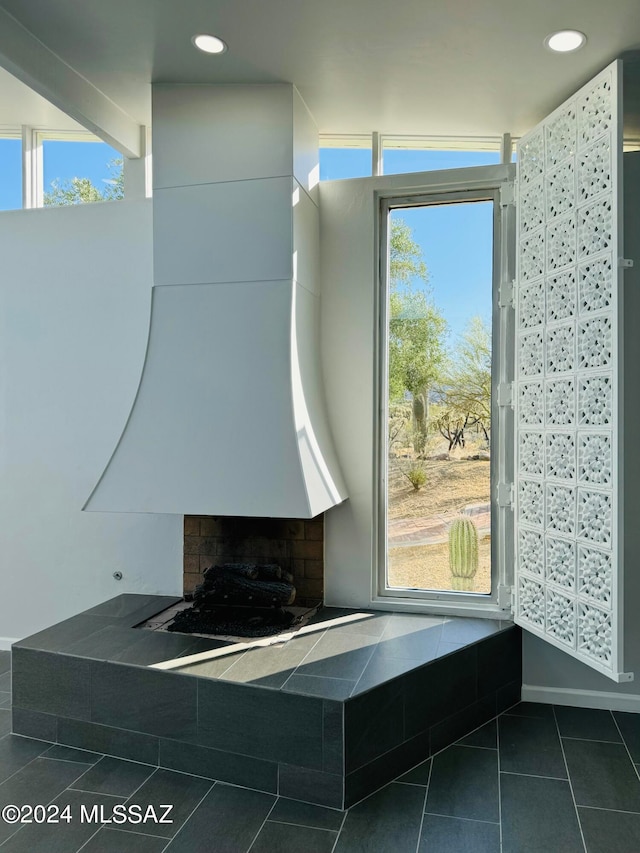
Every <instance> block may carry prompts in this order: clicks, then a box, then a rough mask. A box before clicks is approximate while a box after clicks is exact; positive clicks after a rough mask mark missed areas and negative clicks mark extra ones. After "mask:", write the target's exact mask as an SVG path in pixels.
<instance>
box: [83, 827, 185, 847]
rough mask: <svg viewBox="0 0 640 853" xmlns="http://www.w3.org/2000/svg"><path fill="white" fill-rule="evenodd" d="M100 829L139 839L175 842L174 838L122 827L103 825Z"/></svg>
mask: <svg viewBox="0 0 640 853" xmlns="http://www.w3.org/2000/svg"><path fill="white" fill-rule="evenodd" d="M100 828H101V829H104V830H105V832H109V831H113V832H125V833H126V834H127V835H135V836H136V837H137V838H157V839H158V840H159V841H169V842H171V841H173V838H169V839H167V836H166V835H151V833H150V832H136V831H135V829H124V828H123V827H122V826H106V825H105V824H102V826H101V827H100ZM163 849H166V848H163Z"/></svg>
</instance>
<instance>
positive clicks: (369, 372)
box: [319, 166, 513, 615]
mask: <svg viewBox="0 0 640 853" xmlns="http://www.w3.org/2000/svg"><path fill="white" fill-rule="evenodd" d="M512 176H513V171H512V167H510V166H486V167H477V168H474V169H458V170H454V169H452V170H450V171H446V172H438V173H415V174H407V175H387V176H383V177H376V178H358V179H354V180H347V181H345V180H338V181H324V182H322V183H321V184H320V187H319V191H320V268H321V297H320V301H321V353H322V370H323V375H324V384H325V389H326V399H327V408H328V415H329V425H330V427H331V431H332V433H333V437H334V441H335V447H336V451H337V454H338V460H339V463H340V465H341V468H342V471H343V474H344V479H345V483H346V488H347V493H348V495H349V500H348V501H345V502H344V503H343V504H341V505H340V506H337V507H334V508H333V509H331V510H329V511H328V512H327V513H326V514H325V599H326V601H327V604H332V605H339V606H343V607H369V606H374V607H378V608H380V607H384V608H385V609H404V610H411V609H413V610H420V609H422V610H423V609H424V604H422V603H420V602H418V601H416V600H410V599H406V598H405V599H404V600H402V599H392V598H391V597H390V596H384V597H382V596H380V595H379V594H378V591H377V571H376V569H377V527H376V512H377V501H376V490H377V488H378V483H377V477H376V467H375V466H376V455H377V450H376V442H375V429H376V420H377V412H376V410H375V406H376V402H375V383H376V359H377V350H376V331H377V322H378V319H377V307H376V289H377V266H378V254H377V245H376V240H377V217H378V209H379V198H378V196H377V194H386V195H390V194H391V195H398V196H401V195H402V194H403V191H406V192H415V191H416V190H417V189H424V190H425V192H428V191H431V192H438V191H439V190H442V189H443V188H445V189H449V190H450V189H451V186H452V185H454V184H456V183H457V182H460V184H461V186H462V185H463V186H464V187H465V188H469V189H473V188H474V187H479V186H485V187H486V186H492V185H496V184H498V183H499V182H500V181H506V180H509V179H510V178H512ZM431 606H432V607H433V606H434V605H433V604H432V605H431ZM436 606H438V605H436ZM445 606H446V607H447V612H448V611H452V610H453V608H452V607H450V606H448V605H443V611H444V607H445ZM464 609H465V608H464V605H460V604H458V605H456V607H455V610H456V612H461V611H463V610H464ZM468 609H469V608H467V610H468ZM478 609H479V608H478V605H475V604H474V605H473V610H474V613H475V612H476V611H477V610H478ZM493 611H495V606H493V605H489V606H488V607H487V609H486V612H485V615H489V614H492V613H493ZM496 612H497V611H496Z"/></svg>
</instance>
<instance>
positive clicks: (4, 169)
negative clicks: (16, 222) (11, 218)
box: [0, 138, 22, 210]
mask: <svg viewBox="0 0 640 853" xmlns="http://www.w3.org/2000/svg"><path fill="white" fill-rule="evenodd" d="M21 207H22V140H21V139H6V138H5V139H0V210H19V209H20V208H21Z"/></svg>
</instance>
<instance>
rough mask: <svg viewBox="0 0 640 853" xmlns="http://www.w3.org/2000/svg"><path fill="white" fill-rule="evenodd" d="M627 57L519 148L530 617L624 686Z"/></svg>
mask: <svg viewBox="0 0 640 853" xmlns="http://www.w3.org/2000/svg"><path fill="white" fill-rule="evenodd" d="M619 74H620V70H619V63H613V65H611V66H609V67H608V68H607V69H605V70H604V71H603V72H602V73H601V74H599V75H598V76H597V77H596V78H595V79H594V80H592V81H591V83H589V84H588V85H587V86H585V87H584V88H583V89H581V90H580V91H579V92H578V93H577V94H576V95H574V97H572V98H570V99H569V100H568V101H567V102H566V103H564V104H563V105H562V106H561V107H560V108H559V109H557V110H556V111H555V112H554V113H552V115H550V116H549V117H548V118H547V119H545V120H544V121H543V122H542V123H541V124H539V125H538V126H537V127H536V128H535V129H534V130H532V131H531V132H530V133H528V134H527V135H526V136H524V137H523V138H522V139H521V141H520V143H519V145H518V169H517V174H518V177H517V200H518V238H517V239H518V252H517V284H516V291H515V292H516V329H517V332H516V394H515V398H516V460H517V466H516V470H517V482H516V489H515V491H516V497H515V517H516V539H517V549H516V550H517V560H516V582H515V586H516V614H515V618H516V621H517V622H518V623H519V624H520V625H522V626H523V627H524V628H527V629H528V630H530V631H532V632H533V633H534V634H538V635H539V636H541V637H544V638H545V639H546V640H548V641H549V642H551V643H553V644H554V645H556V646H558V647H560V648H562V649H565V650H566V651H567V652H569V653H570V654H572V655H573V656H575V657H577V658H579V659H580V660H582V661H584V662H585V663H587V664H589V665H590V666H592V667H594V668H595V669H598V670H599V671H600V672H603V673H605V674H607V675H609V676H610V677H612V678H614V679H615V680H619V679H620V677H621V676H620V669H619V664H620V663H621V661H619V659H618V656H619V652H620V631H621V621H620V614H621V607H620V605H621V602H620V601H619V582H618V573H619V570H620V563H619V553H618V536H617V530H618V492H617V489H618V480H617V462H618V436H617V429H618V415H617V409H618V350H619V338H618V276H619V274H618V257H619V254H621V252H620V246H619V229H620V227H621V226H620V223H619V210H618V208H619V202H618V199H619V192H618V178H619V175H620V163H621V153H622V146H621V142H620V138H619V137H620V130H619V125H620V121H621V117H620V116H619V112H620V111H619V107H618V104H619V97H618V96H619Z"/></svg>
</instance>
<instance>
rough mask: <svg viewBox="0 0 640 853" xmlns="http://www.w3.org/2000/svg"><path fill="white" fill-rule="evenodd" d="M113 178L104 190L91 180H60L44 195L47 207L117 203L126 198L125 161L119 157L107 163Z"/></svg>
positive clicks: (107, 180)
mask: <svg viewBox="0 0 640 853" xmlns="http://www.w3.org/2000/svg"><path fill="white" fill-rule="evenodd" d="M107 167H108V169H109V171H110V173H111V176H110V177H109V178H107V179H106V180H105V184H106V186H105V187H104V189H102V190H101V189H99V188H98V187H96V186H95V184H93V183H91V181H90V180H89V178H71V179H67V180H64V181H61V180H59V179H56V180H53V181H52V182H51V187H50V189H49V191H48V192H46V193H45V194H44V205H45V207H64V206H66V205H70V204H86V203H88V202H94V201H117V200H118V199H121V198H124V170H123V160H122V157H119V158H118V159H116V160H111V161H110V162H109V163H107Z"/></svg>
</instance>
